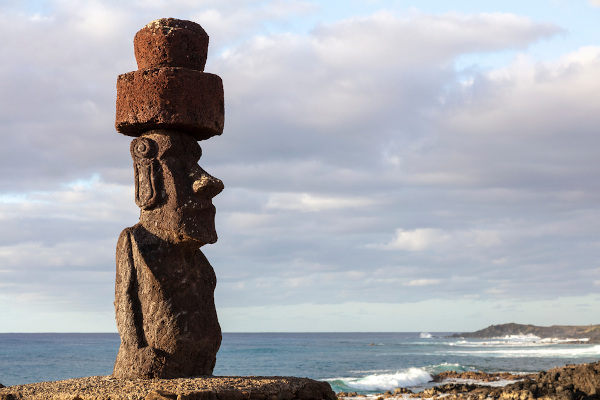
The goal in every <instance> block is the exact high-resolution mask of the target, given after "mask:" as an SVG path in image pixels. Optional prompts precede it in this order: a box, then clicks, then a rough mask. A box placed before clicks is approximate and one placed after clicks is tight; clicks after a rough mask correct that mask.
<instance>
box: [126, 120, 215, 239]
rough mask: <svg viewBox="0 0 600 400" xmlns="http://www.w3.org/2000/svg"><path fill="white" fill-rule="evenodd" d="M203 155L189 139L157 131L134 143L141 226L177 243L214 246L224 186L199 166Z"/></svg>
mask: <svg viewBox="0 0 600 400" xmlns="http://www.w3.org/2000/svg"><path fill="white" fill-rule="evenodd" d="M201 155H202V149H201V148H200V146H199V145H198V142H197V141H196V140H195V139H194V138H193V137H192V136H190V135H187V134H185V133H182V132H178V131H173V130H166V129H156V130H151V131H148V132H146V133H145V134H144V135H142V136H140V137H138V138H135V139H134V140H133V141H132V142H131V156H132V157H133V161H134V171H135V202H136V204H137V205H138V206H139V207H140V208H141V212H140V223H141V224H142V225H143V226H144V227H145V228H146V229H147V230H148V231H150V232H152V233H153V234H155V235H157V236H159V237H161V238H163V239H165V240H168V241H171V242H176V243H182V242H188V243H190V244H193V245H197V246H198V247H199V246H202V245H205V244H210V243H215V242H216V241H217V232H216V230H215V207H214V206H213V204H212V198H213V197H215V196H216V195H217V194H219V193H220V192H221V191H222V190H223V188H224V186H223V182H221V181H220V180H219V179H217V178H215V177H213V176H211V175H209V174H208V173H207V172H206V171H204V170H203V169H202V168H201V167H200V166H199V165H198V160H199V159H200V157H201Z"/></svg>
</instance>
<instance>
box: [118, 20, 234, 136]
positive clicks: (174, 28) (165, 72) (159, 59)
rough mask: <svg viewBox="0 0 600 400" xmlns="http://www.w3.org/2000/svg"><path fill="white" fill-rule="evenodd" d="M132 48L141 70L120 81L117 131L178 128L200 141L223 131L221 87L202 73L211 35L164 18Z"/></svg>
mask: <svg viewBox="0 0 600 400" xmlns="http://www.w3.org/2000/svg"><path fill="white" fill-rule="evenodd" d="M134 47H135V56H136V59H137V63H138V68H139V70H138V71H133V72H129V73H126V74H122V75H119V78H118V79H117V113H116V121H115V127H116V129H117V131H118V132H121V133H123V134H125V135H129V136H140V135H142V134H144V132H146V131H149V130H151V129H161V128H162V129H174V130H178V131H181V132H186V133H189V134H190V135H192V136H194V138H196V140H204V139H208V138H210V137H212V136H215V135H220V134H221V133H223V124H224V119H225V102H224V97H223V83H222V82H221V78H219V77H218V76H217V75H213V74H208V73H204V72H203V71H204V65H205V63H206V54H207V51H208V35H207V34H206V32H205V31H204V29H202V27H201V26H200V25H198V24H196V23H195V22H191V21H183V20H178V19H173V18H162V19H159V20H156V21H153V22H151V23H149V24H148V25H146V26H145V27H144V28H142V29H141V30H140V31H139V32H138V33H137V34H136V35H135V39H134Z"/></svg>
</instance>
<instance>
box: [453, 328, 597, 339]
mask: <svg viewBox="0 0 600 400" xmlns="http://www.w3.org/2000/svg"><path fill="white" fill-rule="evenodd" d="M509 335H534V336H537V337H540V338H542V339H589V341H587V343H600V325H582V326H569V325H553V326H536V325H522V324H515V323H510V324H500V325H491V326H488V327H487V328H485V329H481V330H479V331H476V332H465V333H458V334H455V335H452V337H463V338H479V339H491V338H498V337H504V336H509Z"/></svg>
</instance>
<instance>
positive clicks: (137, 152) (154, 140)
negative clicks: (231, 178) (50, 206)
mask: <svg viewBox="0 0 600 400" xmlns="http://www.w3.org/2000/svg"><path fill="white" fill-rule="evenodd" d="M165 21H166V22H165ZM164 24H168V26H167V27H165V29H164V30H163V29H162V28H161V27H163V25H164ZM173 26H176V27H177V29H174V28H173ZM167 28H168V29H167ZM169 29H170V30H169ZM186 29H188V30H190V32H188V33H186V31H185V30H186ZM174 30H176V31H177V32H178V33H177V35H178V36H177V37H176V39H177V38H179V39H177V40H163V39H164V38H162V36H161V38H160V40H156V41H154V42H157V43H158V44H159V45H160V46H163V47H161V49H162V50H161V51H159V52H158V53H160V54H162V53H166V54H171V55H174V56H172V57H171V56H169V57H166V58H164V59H163V58H161V59H160V62H161V63H164V62H167V61H168V62H171V61H172V60H175V61H172V62H174V63H176V64H177V63H179V64H180V65H181V64H185V63H180V62H179V61H180V60H181V59H182V58H183V59H184V61H186V60H185V57H183V56H182V55H183V54H185V51H184V49H173V48H172V47H174V46H181V45H182V43H183V44H186V43H187V44H189V43H191V42H193V40H192V39H194V40H195V38H196V36H198V35H197V33H198V32H200V30H201V32H204V30H202V28H201V27H200V26H199V25H197V24H195V23H193V22H190V21H180V20H173V19H169V20H164V19H163V20H158V21H155V22H153V23H150V24H148V25H147V26H146V27H145V28H144V29H142V31H140V32H139V33H138V35H136V41H138V38H146V39H147V40H146V39H145V40H146V41H144V43H145V44H144V46H146V44H147V43H146V42H148V43H154V42H153V40H154V39H155V38H153V37H152V35H153V33H152V32H155V34H156V35H159V34H161V33H162V32H167V36H168V32H172V31H174ZM148 32H150V33H148ZM156 32H158V33H156ZM204 35H206V33H204ZM200 36H201V35H200ZM182 38H183V39H182ZM190 38H192V39H190ZM180 39H181V40H180ZM140 40H141V39H140ZM207 41H208V36H206V43H208V42H207ZM144 46H137V47H136V57H137V58H138V62H140V59H141V60H146V61H143V62H142V63H140V64H141V65H155V64H156V63H154V61H152V60H154V59H156V58H157V57H158V56H157V55H156V54H154V53H153V52H152V51H150V50H148V51H149V52H150V54H149V55H148V56H147V57H145V55H144V53H143V49H149V48H150V47H149V46H146V47H144ZM192 47H193V46H192ZM186 48H188V49H189V46H187V47H186ZM203 54H204V55H205V54H206V51H204V53H203ZM158 58H160V57H158ZM148 60H150V61H148ZM164 60H167V61H164ZM178 60H179V61H178ZM192 64H193V63H192ZM161 65H162V64H161ZM203 66H204V64H203V62H202V67H203ZM130 78H131V79H130ZM123 82H125V83H123ZM131 82H133V83H131ZM198 82H199V83H198ZM215 104H216V105H218V107H217V108H218V110H216V108H215V107H213V106H214V105H215ZM149 105H150V106H149ZM211 107H212V108H211ZM149 110H150V111H151V112H150V111H149ZM211 113H212V114H211ZM150 114H152V116H150ZM207 114H210V115H211V117H215V116H216V117H219V115H220V118H221V119H220V121H221V122H220V125H219V124H216V125H218V126H217V127H215V126H213V127H211V128H210V129H209V128H207V125H208V123H207V119H206V118H204V117H202V116H203V115H207ZM120 115H128V116H129V117H131V118H130V120H129V122H128V124H129V125H128V126H129V127H130V128H131V129H132V130H131V131H128V130H125V131H123V130H119V131H120V132H122V133H125V134H128V135H131V136H138V137H136V138H135V139H134V140H133V141H132V142H131V148H130V150H131V156H132V158H133V166H134V175H135V202H136V204H137V205H138V206H139V207H140V209H141V212H140V221H139V223H138V224H136V225H134V226H132V227H130V228H126V229H125V230H124V231H123V232H122V233H121V235H120V237H119V240H118V244H117V256H116V262H117V276H116V284H115V311H116V320H117V328H118V330H119V334H120V336H121V346H120V348H119V353H118V355H117V360H116V362H115V367H114V370H113V376H114V377H116V378H125V379H137V378H142V379H152V378H180V377H189V376H203V375H211V374H212V371H213V368H214V366H215V362H216V354H217V351H218V350H219V346H220V343H221V328H220V326H219V322H218V319H217V313H216V309H215V304H214V290H215V285H216V276H215V273H214V270H213V268H212V266H211V265H210V263H209V262H208V260H207V259H206V257H204V254H203V253H202V252H201V251H200V247H201V246H203V245H205V244H209V243H215V242H216V241H217V233H216V230H215V207H214V206H213V204H212V198H213V197H214V196H216V195H217V194H219V193H220V192H221V191H222V190H223V183H222V182H221V181H220V180H219V179H216V178H214V177H213V176H211V175H209V174H208V173H207V172H206V171H204V170H203V169H202V168H201V167H200V166H199V165H198V160H199V159H200V157H201V155H202V150H201V148H200V146H199V145H198V143H197V140H199V139H206V138H208V137H210V136H212V135H213V134H214V133H215V132H218V133H219V134H220V132H222V129H223V125H222V120H223V89H222V83H221V80H220V78H219V77H218V76H216V75H212V74H204V73H203V72H201V71H198V70H197V69H189V68H182V67H180V66H176V67H161V68H154V69H147V70H143V71H135V72H132V73H129V74H125V75H121V76H119V79H118V84H117V124H116V126H117V129H119V126H124V125H119V121H120ZM132 115H133V117H132ZM198 116H200V117H198ZM208 119H210V118H208ZM217 119H218V118H217ZM182 121H183V122H182ZM121 122H122V121H121ZM212 123H213V124H214V121H213V122H212ZM199 132H204V133H199ZM206 132H209V133H206Z"/></svg>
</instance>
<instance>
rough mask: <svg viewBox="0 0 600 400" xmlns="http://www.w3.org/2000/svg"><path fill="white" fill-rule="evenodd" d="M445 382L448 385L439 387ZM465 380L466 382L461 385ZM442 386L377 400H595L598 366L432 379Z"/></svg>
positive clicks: (599, 377)
mask: <svg viewBox="0 0 600 400" xmlns="http://www.w3.org/2000/svg"><path fill="white" fill-rule="evenodd" d="M446 380H450V382H446V383H443V382H444V381H446ZM466 380H468V382H465V381H466ZM498 380H507V381H511V380H515V382H513V383H509V384H507V385H506V386H500V387H498V386H491V385H486V384H479V383H477V382H487V383H489V382H495V381H498ZM433 381H434V382H439V383H442V384H441V385H439V386H434V387H431V388H429V389H426V390H424V391H422V392H417V393H413V392H412V391H411V390H409V389H406V388H398V389H396V390H395V391H394V392H391V391H388V392H386V393H384V394H383V395H381V396H379V397H377V399H378V400H380V399H392V398H404V397H405V396H406V395H408V397H410V398H419V399H429V398H433V399H436V398H442V397H443V398H444V399H447V400H486V399H487V400H536V399H543V400H599V399H600V362H597V363H592V364H580V365H567V366H565V367H560V368H553V369H551V370H549V371H542V372H540V373H537V374H528V375H514V374H508V373H492V374H488V373H485V372H471V371H469V372H454V371H449V372H444V373H442V374H439V375H436V376H434V379H433ZM352 397H359V395H358V394H356V393H345V392H344V393H338V398H340V399H343V398H352Z"/></svg>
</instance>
